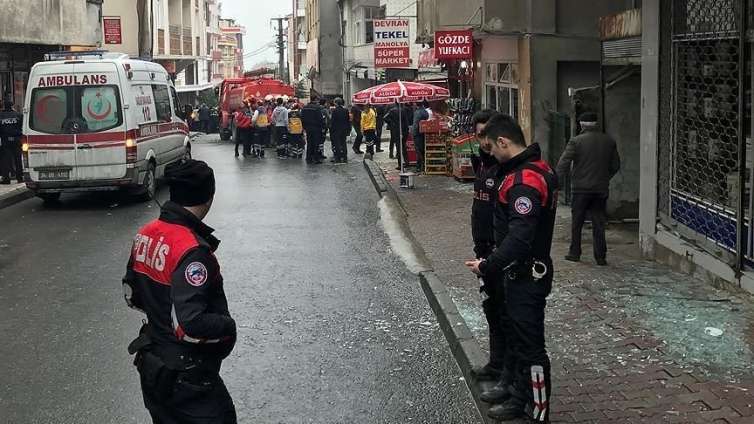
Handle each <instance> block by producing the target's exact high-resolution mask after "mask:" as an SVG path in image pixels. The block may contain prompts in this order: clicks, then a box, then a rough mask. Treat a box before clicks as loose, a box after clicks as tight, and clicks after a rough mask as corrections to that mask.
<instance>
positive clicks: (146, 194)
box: [139, 162, 157, 202]
mask: <svg viewBox="0 0 754 424" xmlns="http://www.w3.org/2000/svg"><path fill="white" fill-rule="evenodd" d="M156 193H157V178H156V176H155V167H154V163H153V162H149V167H148V168H147V173H146V175H144V183H143V184H142V185H141V194H139V199H140V200H142V201H144V202H148V201H150V200H152V199H154V196H155V194H156Z"/></svg>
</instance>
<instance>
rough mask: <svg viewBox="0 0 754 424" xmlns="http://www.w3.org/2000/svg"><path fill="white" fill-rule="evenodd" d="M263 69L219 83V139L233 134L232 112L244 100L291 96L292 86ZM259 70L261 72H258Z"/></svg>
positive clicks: (226, 138)
mask: <svg viewBox="0 0 754 424" xmlns="http://www.w3.org/2000/svg"><path fill="white" fill-rule="evenodd" d="M263 71H266V70H264V69H262V70H257V71H251V72H247V73H245V74H244V77H243V78H229V79H226V80H224V81H223V82H222V84H221V85H220V93H219V96H220V139H222V140H230V138H231V137H233V136H234V135H235V129H236V128H235V123H234V122H233V112H235V111H236V110H238V109H240V108H241V107H242V106H243V102H244V100H248V99H256V100H265V99H276V98H278V97H283V96H287V97H293V96H294V93H295V90H294V88H293V86H291V85H288V84H285V83H284V82H282V81H280V80H277V79H275V78H274V77H272V76H270V75H268V73H267V72H263ZM260 72H262V73H261V74H260Z"/></svg>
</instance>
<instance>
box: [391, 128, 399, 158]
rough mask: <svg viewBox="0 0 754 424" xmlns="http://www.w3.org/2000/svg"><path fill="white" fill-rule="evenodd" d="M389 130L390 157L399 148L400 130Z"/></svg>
mask: <svg viewBox="0 0 754 424" xmlns="http://www.w3.org/2000/svg"><path fill="white" fill-rule="evenodd" d="M389 130H390V147H389V151H390V156H394V155H395V154H396V153H397V150H398V149H399V148H400V147H399V146H398V145H399V144H400V142H401V134H400V130H398V129H397V128H389Z"/></svg>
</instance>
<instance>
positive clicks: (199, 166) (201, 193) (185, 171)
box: [160, 159, 215, 206]
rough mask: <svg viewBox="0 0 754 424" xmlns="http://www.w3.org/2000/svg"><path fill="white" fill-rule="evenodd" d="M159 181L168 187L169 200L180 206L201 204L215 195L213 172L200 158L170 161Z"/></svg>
mask: <svg viewBox="0 0 754 424" xmlns="http://www.w3.org/2000/svg"><path fill="white" fill-rule="evenodd" d="M160 182H161V183H164V184H167V185H168V187H170V200H171V201H173V202H175V203H178V204H179V205H181V206H197V205H203V204H205V203H207V202H208V201H209V200H210V199H211V198H212V196H214V195H215V173H214V172H213V171H212V168H210V167H209V165H207V163H206V162H202V161H200V160H194V159H188V160H181V161H178V162H174V163H171V164H170V165H168V166H167V167H166V168H165V176H164V177H162V178H160Z"/></svg>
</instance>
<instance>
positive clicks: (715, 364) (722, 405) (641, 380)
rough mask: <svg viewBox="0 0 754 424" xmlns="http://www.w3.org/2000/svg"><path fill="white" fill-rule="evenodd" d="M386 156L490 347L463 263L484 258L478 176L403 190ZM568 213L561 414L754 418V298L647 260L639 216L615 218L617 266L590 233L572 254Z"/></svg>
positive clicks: (559, 343)
mask: <svg viewBox="0 0 754 424" xmlns="http://www.w3.org/2000/svg"><path fill="white" fill-rule="evenodd" d="M375 159H376V161H377V162H378V164H379V165H380V167H381V168H382V169H383V172H384V173H385V177H386V178H387V180H388V181H389V183H390V184H391V185H392V186H393V188H394V189H395V190H396V192H397V193H398V196H399V198H400V200H401V202H402V204H403V206H404V208H405V209H406V211H407V213H408V215H409V217H408V221H409V226H410V227H411V231H412V232H413V235H414V237H415V238H416V239H417V240H418V241H419V243H421V245H422V246H423V247H424V250H425V251H426V253H427V255H428V257H429V259H430V260H431V261H432V264H433V266H434V270H435V272H436V273H437V275H438V276H439V277H440V278H441V279H442V280H444V282H445V284H446V285H447V286H448V290H449V291H450V293H451V295H452V298H453V301H454V303H455V304H456V307H457V308H458V310H459V311H460V313H461V315H462V316H463V318H464V320H465V321H466V324H467V325H468V327H469V328H470V329H471V330H472V332H473V333H474V336H475V338H476V339H477V340H478V342H479V343H480V345H481V346H482V348H483V349H485V351H486V349H487V347H486V346H487V328H486V322H485V320H484V316H483V314H482V311H481V306H480V299H479V293H478V283H477V281H476V278H474V277H473V276H472V275H471V273H470V272H469V271H467V270H466V268H465V267H464V265H463V262H464V260H466V259H470V258H472V255H473V252H472V243H471V236H470V234H471V231H470V213H471V199H472V193H473V189H472V186H471V184H468V183H466V184H464V183H459V182H456V181H455V180H453V179H452V178H447V177H437V176H434V177H432V176H419V177H417V180H416V188H415V189H413V190H402V189H400V188H399V187H398V182H399V181H398V173H397V171H395V170H394V168H395V161H392V160H389V159H387V154H386V153H381V154H379V155H377V157H376V158H375ZM558 215H559V217H558V221H557V223H556V234H555V240H554V244H553V259H554V261H555V283H554V288H553V292H552V294H551V295H550V297H549V299H548V300H549V302H548V308H547V341H548V349H549V352H550V355H551V359H552V363H553V398H552V399H553V403H552V405H551V408H552V422H553V423H574V422H593V423H665V422H667V423H728V424H737V423H754V360H753V359H754V354H753V353H752V352H753V351H754V350H753V348H752V344H754V328H753V326H754V324H752V323H754V320H752V318H754V298H752V297H751V296H749V295H746V294H742V293H741V294H739V293H730V292H727V291H722V290H718V289H715V288H714V287H712V286H709V285H708V284H706V283H704V282H702V281H699V280H696V279H693V278H691V277H689V276H686V275H682V274H679V273H675V272H672V271H671V270H669V269H668V268H667V267H664V266H662V265H660V264H657V263H654V262H650V261H645V260H642V259H641V257H640V255H639V252H638V241H637V239H638V228H637V226H636V225H628V224H626V225H611V226H610V227H609V229H608V235H607V238H608V245H609V252H608V262H609V266H608V267H597V266H596V265H594V261H593V259H591V258H590V254H589V253H590V252H591V231H588V230H587V231H585V232H584V252H585V254H584V256H583V258H582V262H581V263H571V262H567V261H565V260H563V256H564V255H565V253H566V251H567V248H568V242H569V238H570V210H569V209H568V208H567V207H563V206H561V207H560V208H559V213H558ZM720 331H722V335H719V336H716V335H715V334H717V333H718V332H720Z"/></svg>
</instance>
